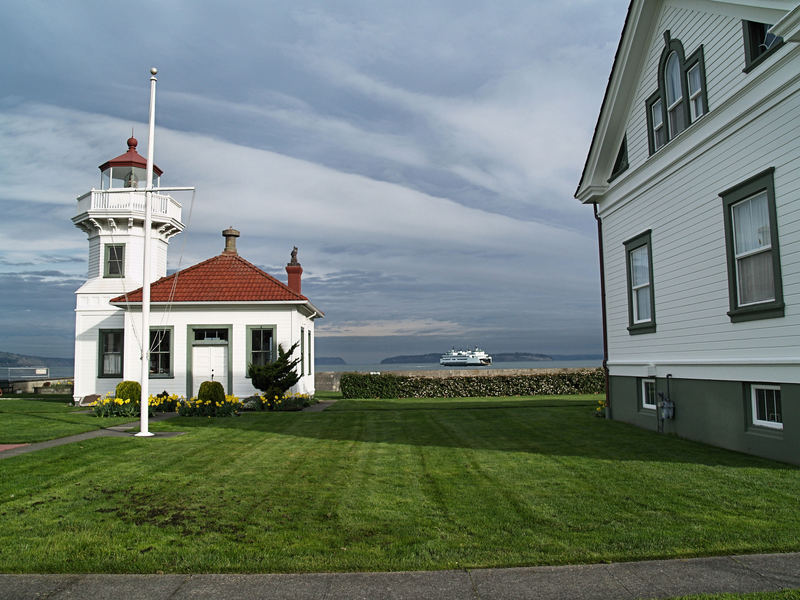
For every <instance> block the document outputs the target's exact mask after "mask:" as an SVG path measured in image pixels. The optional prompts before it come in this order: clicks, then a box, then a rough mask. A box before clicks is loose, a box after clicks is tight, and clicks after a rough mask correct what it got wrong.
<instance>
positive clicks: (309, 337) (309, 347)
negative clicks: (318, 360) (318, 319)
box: [308, 329, 311, 375]
mask: <svg viewBox="0 0 800 600" xmlns="http://www.w3.org/2000/svg"><path fill="white" fill-rule="evenodd" d="M308 374H309V375H311V330H310V329H309V330H308Z"/></svg>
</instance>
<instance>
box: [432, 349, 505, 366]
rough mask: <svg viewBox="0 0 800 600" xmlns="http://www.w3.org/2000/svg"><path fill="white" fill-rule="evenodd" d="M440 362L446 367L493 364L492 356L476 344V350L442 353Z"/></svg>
mask: <svg viewBox="0 0 800 600" xmlns="http://www.w3.org/2000/svg"><path fill="white" fill-rule="evenodd" d="M439 364H440V365H444V366H446V367H483V366H486V365H490V364H492V357H491V356H489V355H488V354H486V352H484V351H483V350H481V349H480V348H478V347H477V346H475V349H474V350H456V349H455V348H453V349H452V350H450V351H449V352H446V353H445V354H442V357H441V358H440V359H439Z"/></svg>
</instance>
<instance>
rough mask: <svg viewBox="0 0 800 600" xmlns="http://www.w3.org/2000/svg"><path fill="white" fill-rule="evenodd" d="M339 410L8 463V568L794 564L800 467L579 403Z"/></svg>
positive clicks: (799, 539) (3, 465)
mask: <svg viewBox="0 0 800 600" xmlns="http://www.w3.org/2000/svg"><path fill="white" fill-rule="evenodd" d="M340 402H342V401H340ZM346 402H347V403H348V404H349V405H350V409H348V410H340V411H326V412H323V413H316V414H314V413H258V414H246V415H243V416H242V417H239V418H231V419H180V418H179V419H174V420H170V421H166V422H162V423H156V424H153V427H154V428H156V427H157V428H159V429H164V430H179V431H185V432H186V434H185V435H183V436H179V437H177V438H172V439H161V440H158V439H151V440H140V439H120V438H104V439H96V440H90V441H89V442H85V443H81V444H80V445H76V444H72V445H69V446H63V447H61V448H54V449H52V450H47V451H44V452H38V453H32V454H29V455H23V456H19V457H14V458H11V459H8V460H5V461H2V462H0V520H2V522H3V527H2V528H0V570H2V571H4V572H26V571H27V572H158V571H164V572H298V571H351V570H405V569H439V568H459V567H465V568H466V567H489V566H513V565H531V564H563V563H570V562H597V561H606V560H638V559H646V558H669V557H678V556H698V555H711V554H728V553H735V552H770V551H782V550H800V520H799V519H800V516H799V515H800V511H798V510H797V508H798V501H797V498H798V497H800V469H797V468H794V467H790V466H787V465H782V464H780V463H774V462H771V461H766V460H761V459H757V458H753V457H748V456H744V455H741V454H736V453H732V452H726V451H723V450H719V449H715V448H710V447H708V446H703V445H701V444H695V443H691V442H688V441H685V440H680V439H677V438H674V437H670V436H659V435H657V434H654V433H652V432H647V431H643V430H639V429H635V428H632V427H628V426H626V425H623V424H620V423H614V422H608V421H605V420H603V419H596V418H594V417H593V416H592V414H593V412H594V411H593V409H592V408H591V407H590V406H588V404H587V402H586V401H585V400H582V401H581V402H572V403H570V401H565V402H563V403H562V404H561V405H560V406H545V405H543V404H541V403H539V404H537V403H536V402H535V401H534V400H531V399H527V400H518V399H513V398H509V399H503V400H502V402H504V403H506V404H507V405H508V406H507V407H505V408H497V407H496V404H495V403H496V402H497V400H496V399H486V400H484V401H483V402H485V403H486V404H491V405H492V406H493V409H492V410H487V409H482V408H475V407H474V403H475V400H473V399H469V400H468V401H466V402H465V403H459V402H450V401H448V402H445V403H444V405H446V406H448V407H449V408H448V410H441V407H438V408H437V407H436V404H437V403H436V401H434V400H428V401H427V402H426V404H428V405H432V406H433V408H427V409H421V410H409V409H408V408H404V406H406V405H407V404H412V403H414V402H416V406H419V403H418V401H409V402H404V401H392V402H389V403H388V405H393V406H396V407H397V409H396V410H390V409H388V408H387V406H383V407H381V408H379V409H373V408H370V406H372V405H373V402H374V401H363V404H364V406H360V405H361V403H362V402H361V401H346ZM337 404H338V403H337ZM345 408H346V407H345ZM776 523H780V527H776V526H775V524H776Z"/></svg>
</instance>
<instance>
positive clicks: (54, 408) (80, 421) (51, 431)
mask: <svg viewBox="0 0 800 600" xmlns="http://www.w3.org/2000/svg"><path fill="white" fill-rule="evenodd" d="M71 402H72V396H71V395H68V394H52V395H48V396H46V397H42V396H35V397H27V398H21V397H13V396H12V397H3V398H0V444H20V443H24V442H41V441H44V440H52V439H54V438H58V437H66V436H68V435H75V434H76V433H83V432H85V431H92V430H94V429H101V428H103V427H109V426H112V425H119V424H120V423H127V422H131V421H135V420H136V417H133V418H131V417H128V418H122V419H98V418H97V417H95V416H94V415H92V414H91V413H89V412H88V409H86V408H77V407H73V406H70V405H69V404H68V403H71Z"/></svg>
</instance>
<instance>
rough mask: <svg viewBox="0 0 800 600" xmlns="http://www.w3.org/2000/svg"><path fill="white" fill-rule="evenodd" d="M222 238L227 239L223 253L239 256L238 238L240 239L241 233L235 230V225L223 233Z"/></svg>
mask: <svg viewBox="0 0 800 600" xmlns="http://www.w3.org/2000/svg"><path fill="white" fill-rule="evenodd" d="M222 237H224V238H225V250H223V251H222V253H223V254H237V255H238V254H239V253H238V252H237V251H236V238H237V237H239V232H238V231H236V230H235V229H234V228H233V225H231V226H230V227H228V228H227V229H226V230H225V231H223V232H222Z"/></svg>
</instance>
